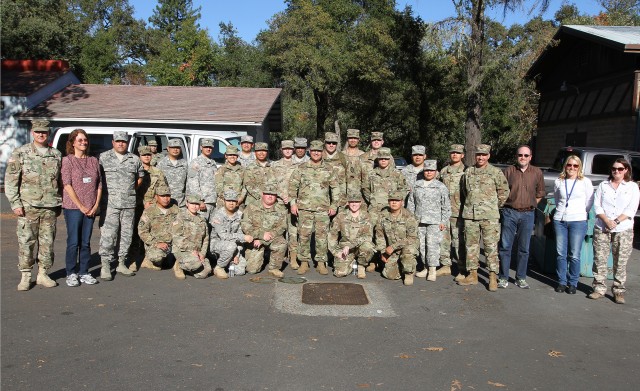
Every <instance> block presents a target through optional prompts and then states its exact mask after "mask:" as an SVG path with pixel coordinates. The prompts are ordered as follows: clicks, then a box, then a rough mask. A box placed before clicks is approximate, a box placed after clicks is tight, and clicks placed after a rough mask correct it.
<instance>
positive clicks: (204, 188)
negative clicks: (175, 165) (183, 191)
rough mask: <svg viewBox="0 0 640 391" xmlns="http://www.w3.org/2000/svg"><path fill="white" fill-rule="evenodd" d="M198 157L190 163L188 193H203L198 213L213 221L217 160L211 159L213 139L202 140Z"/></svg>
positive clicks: (206, 219) (208, 220)
mask: <svg viewBox="0 0 640 391" xmlns="http://www.w3.org/2000/svg"><path fill="white" fill-rule="evenodd" d="M200 151H201V152H202V153H201V154H200V155H199V156H198V157H196V158H195V159H193V160H192V161H191V164H189V171H188V173H187V193H190V194H200V195H202V198H203V201H202V203H201V204H200V211H199V212H198V214H199V215H200V216H202V217H203V218H204V219H205V221H207V222H208V223H209V222H211V215H212V214H213V211H214V209H215V207H216V198H217V196H216V179H215V175H216V170H217V166H216V162H215V161H214V160H213V159H211V154H212V153H213V139H211V138H205V139H202V141H201V142H200Z"/></svg>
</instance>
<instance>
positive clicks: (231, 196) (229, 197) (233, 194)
mask: <svg viewBox="0 0 640 391" xmlns="http://www.w3.org/2000/svg"><path fill="white" fill-rule="evenodd" d="M223 196H224V200H225V201H238V192H237V191H235V190H233V189H227V190H225V191H224V194H223Z"/></svg>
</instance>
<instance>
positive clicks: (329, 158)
mask: <svg viewBox="0 0 640 391" xmlns="http://www.w3.org/2000/svg"><path fill="white" fill-rule="evenodd" d="M322 160H323V161H324V162H325V164H328V165H329V166H331V168H333V169H334V170H335V172H336V173H337V175H338V178H337V180H338V183H339V184H340V186H342V187H343V192H345V193H346V190H347V182H346V171H345V167H346V165H347V161H346V160H345V159H344V157H343V156H342V155H341V154H340V153H339V152H338V151H336V152H334V153H333V154H331V155H329V154H328V153H327V151H326V150H325V151H322Z"/></svg>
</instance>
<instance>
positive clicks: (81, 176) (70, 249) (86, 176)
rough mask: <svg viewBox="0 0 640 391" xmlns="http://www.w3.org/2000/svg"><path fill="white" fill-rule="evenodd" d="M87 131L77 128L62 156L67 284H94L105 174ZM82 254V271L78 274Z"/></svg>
mask: <svg viewBox="0 0 640 391" xmlns="http://www.w3.org/2000/svg"><path fill="white" fill-rule="evenodd" d="M88 154H89V137H88V136H87V132H85V131H84V130H82V129H76V130H74V131H73V132H71V134H69V139H68V141H67V156H65V157H64V158H63V159H62V169H61V171H62V185H63V186H64V191H63V193H62V208H63V213H64V220H65V222H66V224H67V252H66V269H67V285H68V286H78V285H80V283H83V284H87V285H93V284H96V283H97V281H96V279H95V278H93V277H92V276H91V274H89V260H90V259H91V247H90V242H91V233H92V231H93V222H94V221H95V216H96V214H97V213H98V211H99V201H100V197H101V196H102V177H101V175H100V165H99V163H98V159H96V158H95V157H92V156H89V155H88ZM78 258H79V263H80V273H79V276H78V274H76V261H77V260H78Z"/></svg>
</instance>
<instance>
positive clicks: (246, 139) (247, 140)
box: [240, 134, 253, 144]
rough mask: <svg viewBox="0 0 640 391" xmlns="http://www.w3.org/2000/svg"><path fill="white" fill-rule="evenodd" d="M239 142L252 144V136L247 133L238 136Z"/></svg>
mask: <svg viewBox="0 0 640 391" xmlns="http://www.w3.org/2000/svg"><path fill="white" fill-rule="evenodd" d="M240 143H251V144H253V136H249V135H248V134H245V135H244V136H242V137H240Z"/></svg>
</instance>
